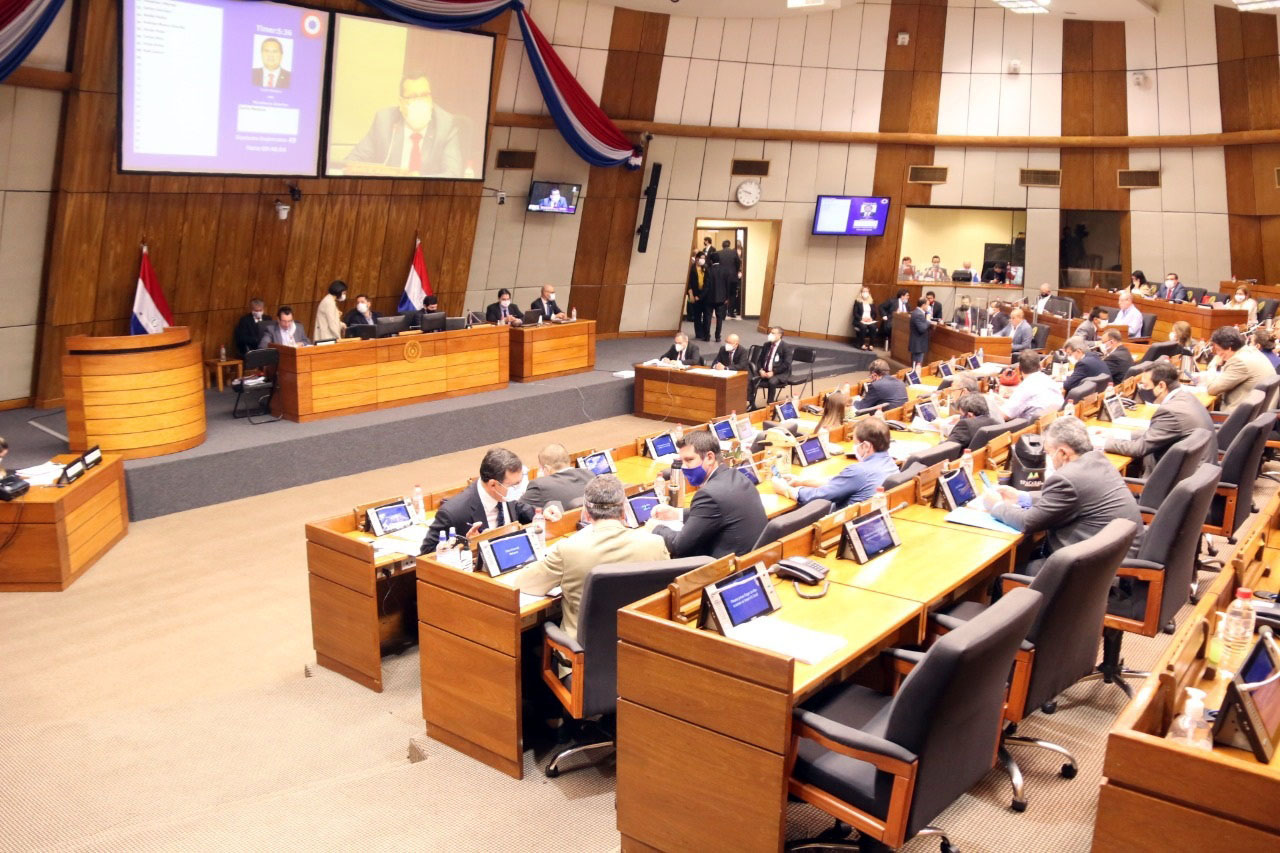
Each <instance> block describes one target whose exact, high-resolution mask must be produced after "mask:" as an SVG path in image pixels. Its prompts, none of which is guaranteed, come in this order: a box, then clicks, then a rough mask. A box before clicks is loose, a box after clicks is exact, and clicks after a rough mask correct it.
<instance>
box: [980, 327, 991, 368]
mask: <svg viewBox="0 0 1280 853" xmlns="http://www.w3.org/2000/svg"><path fill="white" fill-rule="evenodd" d="M987 334H988V335H990V334H991V327H990V326H987ZM986 360H987V354H986V353H984V352H983V351H982V349H981V347H979V349H978V364H982V363H984V362H985V361H986Z"/></svg>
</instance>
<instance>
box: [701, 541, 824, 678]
mask: <svg viewBox="0 0 1280 853" xmlns="http://www.w3.org/2000/svg"><path fill="white" fill-rule="evenodd" d="M781 606H782V605H781V603H780V602H779V601H778V593H777V590H775V589H774V587H773V581H772V580H771V579H770V578H769V572H768V570H767V569H766V568H765V566H764V563H756V564H755V565H754V566H752V567H751V568H749V569H743V570H742V571H740V572H735V573H733V574H731V575H729V576H728V577H727V578H723V579H721V580H718V581H716V582H715V583H712V584H709V585H707V586H706V587H705V588H704V589H703V591H702V613H703V620H704V623H705V627H710V628H712V629H714V630H717V631H719V632H720V633H721V634H723V635H724V636H726V637H728V638H730V639H732V640H737V641H738V642H740V643H746V644H747V645H749V646H755V647H756V648H761V649H768V650H769V651H771V652H777V653H778V654H781V655H786V656H787V657H792V658H795V659H796V660H798V661H800V662H802V663H808V664H814V663H817V662H818V661H820V660H822V659H823V658H825V657H827V656H828V655H830V654H832V653H833V652H835V651H836V650H838V649H840V648H842V647H843V646H844V645H845V643H846V642H847V641H846V640H845V638H844V637H840V636H836V635H834V634H824V633H822V632H821V631H813V630H811V629H809V628H803V627H801V626H799V625H793V624H791V623H790V622H785V621H783V620H782V619H780V618H778V616H777V615H775V614H776V613H777V612H778V610H779V609H780V608H781Z"/></svg>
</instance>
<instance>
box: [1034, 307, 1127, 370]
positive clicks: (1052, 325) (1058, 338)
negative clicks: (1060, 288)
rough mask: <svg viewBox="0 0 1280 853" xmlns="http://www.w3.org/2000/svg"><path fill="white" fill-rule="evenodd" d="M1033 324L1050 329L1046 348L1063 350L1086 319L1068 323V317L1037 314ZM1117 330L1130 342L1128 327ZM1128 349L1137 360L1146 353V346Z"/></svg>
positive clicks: (1075, 319) (1079, 318)
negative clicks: (1064, 345) (1039, 324)
mask: <svg viewBox="0 0 1280 853" xmlns="http://www.w3.org/2000/svg"><path fill="white" fill-rule="evenodd" d="M1085 316H1086V317H1087V316H1088V314H1087V313H1086V314H1085ZM1032 322H1033V323H1043V324H1044V325H1046V326H1048V327H1049V337H1048V340H1047V341H1046V343H1045V346H1046V347H1047V348H1048V349H1061V348H1062V345H1063V344H1065V343H1066V342H1067V338H1069V337H1071V334H1070V333H1072V332H1075V331H1076V330H1077V329H1079V328H1080V324H1081V323H1083V322H1084V317H1072V318H1071V320H1070V321H1068V320H1067V318H1066V317H1059V316H1058V315H1057V314H1049V313H1047V312H1043V313H1040V314H1036V315H1035V319H1034V320H1032ZM1116 328H1117V330H1118V331H1119V332H1120V335H1121V337H1123V338H1124V339H1125V341H1128V340H1129V329H1128V327H1126V326H1117V327H1116ZM1128 348H1129V352H1131V353H1133V355H1134V357H1135V359H1137V358H1141V357H1142V353H1144V352H1146V346H1145V345H1141V346H1139V345H1136V344H1129V345H1128Z"/></svg>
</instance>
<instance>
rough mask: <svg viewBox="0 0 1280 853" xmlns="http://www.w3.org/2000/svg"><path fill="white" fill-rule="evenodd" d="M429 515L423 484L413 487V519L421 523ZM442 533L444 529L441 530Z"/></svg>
mask: <svg viewBox="0 0 1280 853" xmlns="http://www.w3.org/2000/svg"><path fill="white" fill-rule="evenodd" d="M426 517H427V505H426V504H425V503H423V500H422V486H414V487H413V520H414V521H417V522H419V523H421V522H422V520H423V519H424V518H426ZM441 532H442V533H443V532H444V531H441Z"/></svg>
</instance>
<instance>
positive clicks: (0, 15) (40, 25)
mask: <svg viewBox="0 0 1280 853" xmlns="http://www.w3.org/2000/svg"><path fill="white" fill-rule="evenodd" d="M61 8H62V0H0V80H3V79H4V78H6V77H8V76H9V75H10V74H12V73H13V71H14V69H15V68H17V67H18V66H19V65H21V64H22V61H23V60H24V59H26V58H27V54H29V53H31V51H32V50H33V49H34V48H35V46H36V45H37V44H39V43H40V39H41V38H42V37H43V36H44V34H45V31H46V30H48V29H49V25H50V24H52V23H53V19H54V18H55V17H57V15H58V10H59V9H61Z"/></svg>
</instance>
